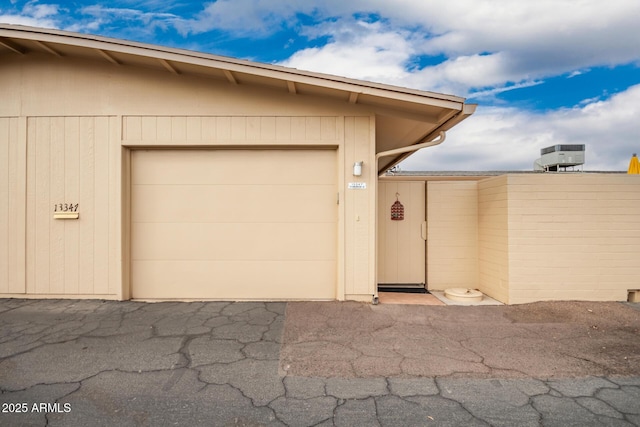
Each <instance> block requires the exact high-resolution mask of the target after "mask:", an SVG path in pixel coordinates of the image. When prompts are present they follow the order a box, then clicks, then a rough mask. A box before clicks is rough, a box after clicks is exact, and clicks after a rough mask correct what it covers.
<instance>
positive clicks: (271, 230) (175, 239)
mask: <svg viewBox="0 0 640 427" xmlns="http://www.w3.org/2000/svg"><path fill="white" fill-rule="evenodd" d="M335 228H336V227H335V223H313V224H304V223H298V224H269V223H266V224H261V223H260V224H256V223H252V224H237V223H236V224H233V223H227V224H215V223H211V224H203V223H196V224H188V223H187V224H185V223H139V224H136V226H135V227H134V233H133V235H132V239H133V240H135V241H136V244H135V245H134V248H135V251H134V252H133V253H132V259H133V260H134V261H138V260H173V261H175V260H206V259H217V260H243V259H251V260H278V259H290V260H323V259H324V260H333V253H334V248H335V247H336V245H337V242H336V238H335V235H336V233H335ZM287 234H288V237H287V238H286V239H283V238H282V236H284V235H287Z"/></svg>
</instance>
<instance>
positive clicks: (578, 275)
mask: <svg viewBox="0 0 640 427" xmlns="http://www.w3.org/2000/svg"><path fill="white" fill-rule="evenodd" d="M506 179H507V183H506V186H505V187H506V188H507V191H508V251H509V295H508V302H509V303H510V304H516V303H526V302H532V301H542V300H587V301H625V300H626V299H627V291H628V289H640V269H639V264H638V261H640V178H639V177H637V176H631V175H626V174H540V175H509V176H508V177H506ZM480 185H481V186H482V187H485V186H486V185H487V184H482V183H481V184H480ZM485 228H486V227H485Z"/></svg>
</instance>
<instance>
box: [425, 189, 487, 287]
mask: <svg viewBox="0 0 640 427" xmlns="http://www.w3.org/2000/svg"><path fill="white" fill-rule="evenodd" d="M427 224H428V237H427V285H428V288H429V289H439V290H443V289H447V288H452V287H463V288H477V287H478V185H477V183H476V182H475V181H468V182H464V181H460V182H448V181H433V182H428V183H427Z"/></svg>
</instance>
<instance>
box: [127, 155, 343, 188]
mask: <svg viewBox="0 0 640 427" xmlns="http://www.w3.org/2000/svg"><path fill="white" fill-rule="evenodd" d="M144 153H145V154H144V156H138V155H136V159H135V161H136V167H135V168H134V169H132V171H131V179H132V181H133V182H134V183H136V184H152V185H158V184H171V185H184V184H195V185H203V184H215V185H219V184H220V183H228V184H234V185H242V184H250V185H253V184H256V183H260V184H298V185H302V184H305V185H306V184H327V183H328V182H327V178H329V177H328V176H327V173H328V172H329V173H331V172H332V173H333V176H331V177H330V181H329V182H331V183H335V181H336V177H335V173H336V166H335V162H336V152H335V151H334V150H287V151H283V150H268V151H267V150H227V151H213V150H212V151H203V150H184V151H175V150H157V151H146V152H144ZM177 153H179V154H177ZM134 154H140V152H137V153H134ZM212 162H214V163H215V167H212ZM310 163H313V164H320V163H323V164H325V165H326V167H327V168H328V169H329V170H327V169H326V168H323V167H320V168H316V167H310ZM311 166H312V165H311Z"/></svg>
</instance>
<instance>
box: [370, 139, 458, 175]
mask: <svg viewBox="0 0 640 427" xmlns="http://www.w3.org/2000/svg"><path fill="white" fill-rule="evenodd" d="M438 136H439V139H434V140H432V141H427V142H422V143H420V144H415V145H410V146H408V147H400V148H396V149H394V150H387V151H381V152H379V153H378V154H376V170H378V160H380V157H386V156H392V155H394V154H402V153H409V152H411V151H418V150H420V149H421V148H427V147H433V146H434V145H439V144H442V143H443V142H444V140H445V139H447V134H446V133H445V132H444V131H443V130H441V131H440V133H439V134H438ZM382 175H384V172H379V173H378V178H379V177H381V176H382Z"/></svg>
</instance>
